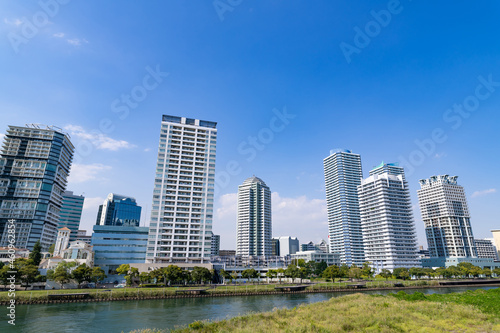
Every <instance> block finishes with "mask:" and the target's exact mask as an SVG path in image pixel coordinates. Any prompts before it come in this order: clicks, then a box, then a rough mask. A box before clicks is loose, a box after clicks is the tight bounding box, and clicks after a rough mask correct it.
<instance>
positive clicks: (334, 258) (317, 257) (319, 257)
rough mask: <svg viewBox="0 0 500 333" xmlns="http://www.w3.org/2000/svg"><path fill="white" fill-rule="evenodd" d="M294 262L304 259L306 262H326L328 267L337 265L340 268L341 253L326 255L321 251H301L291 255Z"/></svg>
mask: <svg viewBox="0 0 500 333" xmlns="http://www.w3.org/2000/svg"><path fill="white" fill-rule="evenodd" d="M290 256H291V258H292V260H295V259H304V260H305V262H309V261H314V262H322V261H324V262H325V263H326V264H327V265H328V266H331V265H337V266H340V265H341V263H340V254H339V253H325V252H322V251H319V250H314V251H299V252H296V253H294V254H292V255H290Z"/></svg>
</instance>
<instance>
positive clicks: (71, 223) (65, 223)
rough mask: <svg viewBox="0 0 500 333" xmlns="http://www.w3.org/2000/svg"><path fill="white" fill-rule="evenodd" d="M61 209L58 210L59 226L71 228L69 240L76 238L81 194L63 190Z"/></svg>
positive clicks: (80, 213) (82, 199)
mask: <svg viewBox="0 0 500 333" xmlns="http://www.w3.org/2000/svg"><path fill="white" fill-rule="evenodd" d="M62 198H63V201H62V206H61V211H60V212H59V228H64V227H66V228H69V229H70V230H71V233H70V236H69V240H70V242H71V241H74V240H76V238H77V234H78V229H79V228H80V220H81V218H82V210H83V202H84V200H85V197H84V196H83V195H74V194H73V192H71V191H65V192H64V194H63V196H62Z"/></svg>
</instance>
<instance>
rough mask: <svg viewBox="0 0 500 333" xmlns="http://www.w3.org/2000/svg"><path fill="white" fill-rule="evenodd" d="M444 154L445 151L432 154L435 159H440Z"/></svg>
mask: <svg viewBox="0 0 500 333" xmlns="http://www.w3.org/2000/svg"><path fill="white" fill-rule="evenodd" d="M446 156H447V155H446V153H436V154H434V158H436V159H440V158H442V157H446Z"/></svg>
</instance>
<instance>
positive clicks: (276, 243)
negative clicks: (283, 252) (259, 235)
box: [271, 237, 280, 256]
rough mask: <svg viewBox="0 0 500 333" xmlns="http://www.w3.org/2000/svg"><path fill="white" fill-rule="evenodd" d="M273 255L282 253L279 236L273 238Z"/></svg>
mask: <svg viewBox="0 0 500 333" xmlns="http://www.w3.org/2000/svg"><path fill="white" fill-rule="evenodd" d="M271 255H272V256H279V255H280V240H279V239H278V238H275V237H273V238H271Z"/></svg>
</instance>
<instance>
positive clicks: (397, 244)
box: [358, 168, 420, 272]
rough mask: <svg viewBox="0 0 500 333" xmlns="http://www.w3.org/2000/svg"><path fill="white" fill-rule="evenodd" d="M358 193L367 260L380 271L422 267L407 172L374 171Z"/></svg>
mask: <svg viewBox="0 0 500 333" xmlns="http://www.w3.org/2000/svg"><path fill="white" fill-rule="evenodd" d="M402 171H403V170H402V168H401V172H402ZM358 193H359V208H360V215H361V227H362V229H363V243H364V251H365V260H366V261H369V262H371V263H372V267H374V268H375V269H376V271H377V272H379V271H380V270H382V269H389V270H393V269H395V268H398V267H420V262H419V260H418V259H417V240H416V236H415V223H414V221H413V214H412V209H411V200H410V191H409V189H408V184H407V182H406V180H405V178H404V175H403V174H399V175H394V174H389V173H383V174H373V175H371V176H369V177H368V178H366V179H363V180H362V181H361V185H359V186H358Z"/></svg>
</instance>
